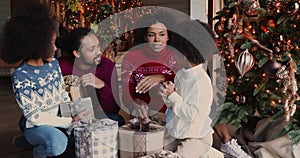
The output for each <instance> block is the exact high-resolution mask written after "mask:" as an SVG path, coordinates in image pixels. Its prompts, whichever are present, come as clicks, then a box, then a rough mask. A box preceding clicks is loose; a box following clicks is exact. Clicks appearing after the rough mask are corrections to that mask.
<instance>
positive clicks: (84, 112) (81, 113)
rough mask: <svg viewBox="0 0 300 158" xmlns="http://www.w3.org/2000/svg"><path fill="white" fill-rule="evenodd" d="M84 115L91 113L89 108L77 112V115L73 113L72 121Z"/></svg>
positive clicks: (89, 115) (87, 115)
mask: <svg viewBox="0 0 300 158" xmlns="http://www.w3.org/2000/svg"><path fill="white" fill-rule="evenodd" d="M84 117H91V113H90V110H89V109H85V110H83V111H81V112H79V113H78V114H77V115H75V116H74V117H72V122H75V121H78V120H80V119H82V118H84Z"/></svg>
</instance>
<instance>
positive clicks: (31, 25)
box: [0, 0, 58, 64]
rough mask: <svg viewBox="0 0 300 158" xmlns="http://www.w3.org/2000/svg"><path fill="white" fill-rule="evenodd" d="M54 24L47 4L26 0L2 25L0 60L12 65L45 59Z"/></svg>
mask: <svg viewBox="0 0 300 158" xmlns="http://www.w3.org/2000/svg"><path fill="white" fill-rule="evenodd" d="M57 24H58V23H57V19H56V17H55V16H54V14H53V13H52V12H51V10H50V8H49V6H48V5H47V4H45V3H40V2H39V1H36V0H27V1H26V2H24V3H23V4H22V5H21V6H20V7H19V8H17V9H16V10H15V12H14V13H13V14H12V15H11V17H9V18H8V20H7V21H6V23H5V24H4V27H3V37H2V39H1V45H0V58H2V59H3V60H4V61H5V62H7V63H8V64H13V63H17V62H20V61H22V60H29V59H39V58H43V59H45V58H47V57H49V55H50V54H51V52H53V50H54V48H53V46H52V43H51V40H52V37H53V34H54V33H55V32H56V30H57Z"/></svg>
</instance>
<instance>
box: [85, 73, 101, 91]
mask: <svg viewBox="0 0 300 158" xmlns="http://www.w3.org/2000/svg"><path fill="white" fill-rule="evenodd" d="M81 83H82V85H83V86H84V87H85V86H88V85H90V86H93V87H95V88H96V89H101V88H102V87H104V85H105V83H104V82H103V81H102V80H101V79H100V78H98V77H96V76H95V75H94V74H93V73H88V74H85V75H83V76H82V77H81Z"/></svg>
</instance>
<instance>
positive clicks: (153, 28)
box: [122, 12, 175, 116]
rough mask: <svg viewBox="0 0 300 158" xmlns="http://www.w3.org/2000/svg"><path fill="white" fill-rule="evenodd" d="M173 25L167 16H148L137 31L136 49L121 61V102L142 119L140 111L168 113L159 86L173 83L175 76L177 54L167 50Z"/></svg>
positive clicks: (135, 38) (161, 14)
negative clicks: (169, 82)
mask: <svg viewBox="0 0 300 158" xmlns="http://www.w3.org/2000/svg"><path fill="white" fill-rule="evenodd" d="M172 22H174V21H172V18H170V16H168V14H166V13H165V12H164V13H160V12H157V13H153V14H150V15H145V16H144V17H143V18H142V19H141V21H140V23H139V25H138V27H137V28H138V29H136V30H135V35H134V45H135V46H134V47H133V48H132V49H131V50H130V51H129V52H128V53H127V54H126V55H125V57H124V59H123V61H122V94H123V95H122V99H123V103H124V104H125V106H126V107H127V108H128V110H129V112H130V114H131V115H133V116H134V115H142V114H140V113H141V112H140V111H138V109H140V107H146V109H148V108H149V109H150V110H151V111H152V114H155V113H156V112H157V111H160V112H164V111H165V109H166V107H165V105H164V103H163V101H162V99H161V97H160V96H159V94H158V88H159V86H158V84H159V83H161V82H164V81H173V79H174V76H175V73H174V71H173V70H174V64H175V60H174V53H173V50H172V49H171V47H169V46H168V43H169V42H170V39H171V32H170V31H169V30H170V29H169V30H168V28H169V25H171V24H172ZM171 26H172V25H171ZM153 111H154V113H153ZM152 114H145V115H152Z"/></svg>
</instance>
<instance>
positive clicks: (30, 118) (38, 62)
mask: <svg viewBox="0 0 300 158" xmlns="http://www.w3.org/2000/svg"><path fill="white" fill-rule="evenodd" d="M56 29H57V20H56V17H55V16H54V15H53V14H52V12H51V11H50V9H49V7H48V5H46V4H44V3H40V2H39V1H28V0H27V1H26V2H25V3H24V4H23V5H21V7H19V8H18V9H16V11H15V12H14V13H13V14H12V15H11V17H10V18H9V19H8V20H7V21H6V23H5V25H4V28H3V37H2V40H1V45H0V52H1V53H0V55H1V56H0V57H1V58H2V59H3V60H4V61H5V62H7V63H8V64H13V63H18V62H20V63H21V65H20V66H19V67H18V68H17V69H16V70H15V72H14V73H13V74H12V77H11V80H12V86H13V91H14V94H15V97H16V100H17V103H18V105H19V107H20V109H21V111H22V113H23V115H24V117H25V118H26V119H23V123H24V129H23V130H24V136H25V138H26V140H27V141H28V142H29V143H30V144H32V145H33V146H34V149H33V154H34V157H48V156H58V155H61V154H62V153H64V152H65V150H66V148H67V145H68V137H67V136H66V135H65V134H64V132H63V131H64V130H63V129H66V128H68V127H69V126H70V125H71V123H72V122H73V121H76V120H78V119H80V116H82V115H83V114H84V112H83V113H81V114H79V115H77V116H75V117H73V118H68V117H60V116H58V115H57V114H58V111H59V107H58V105H59V104H60V103H62V102H67V101H69V100H70V98H69V96H68V93H67V92H66V91H65V85H64V82H63V77H62V75H61V70H60V68H59V65H58V61H57V60H56V59H55V58H54V55H55V51H56V49H57V48H56V46H55V40H56ZM69 144H70V143H69Z"/></svg>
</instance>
